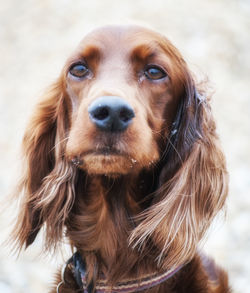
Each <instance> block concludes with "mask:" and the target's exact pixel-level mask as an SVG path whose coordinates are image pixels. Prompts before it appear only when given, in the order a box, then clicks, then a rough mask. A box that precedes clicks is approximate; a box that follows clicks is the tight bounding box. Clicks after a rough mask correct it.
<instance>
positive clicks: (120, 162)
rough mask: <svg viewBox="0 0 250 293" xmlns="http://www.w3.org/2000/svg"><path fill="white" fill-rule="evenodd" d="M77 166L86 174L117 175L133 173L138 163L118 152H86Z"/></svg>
mask: <svg viewBox="0 0 250 293" xmlns="http://www.w3.org/2000/svg"><path fill="white" fill-rule="evenodd" d="M79 167H80V168H82V169H84V170H85V171H86V172H87V173H88V174H92V175H105V176H109V177H119V176H122V175H126V174H130V173H135V172H136V170H138V163H137V161H136V160H135V159H133V158H130V157H127V156H123V155H119V154H108V155H105V154H87V155H85V156H83V157H82V164H81V166H79Z"/></svg>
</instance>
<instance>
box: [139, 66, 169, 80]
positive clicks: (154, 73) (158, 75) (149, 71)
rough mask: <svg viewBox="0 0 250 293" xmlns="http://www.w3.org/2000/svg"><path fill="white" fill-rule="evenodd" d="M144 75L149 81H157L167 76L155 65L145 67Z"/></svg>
mask: <svg viewBox="0 0 250 293" xmlns="http://www.w3.org/2000/svg"><path fill="white" fill-rule="evenodd" d="M144 74H145V76H146V77H147V78H148V79H150V80H158V79H162V78H164V77H166V76H167V74H166V72H165V71H164V70H163V69H162V68H160V67H158V66H156V65H150V66H147V68H146V70H145V71H144Z"/></svg>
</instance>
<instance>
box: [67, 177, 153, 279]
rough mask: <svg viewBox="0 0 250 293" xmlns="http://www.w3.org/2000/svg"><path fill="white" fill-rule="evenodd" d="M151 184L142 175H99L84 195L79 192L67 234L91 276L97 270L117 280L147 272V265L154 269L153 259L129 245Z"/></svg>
mask: <svg viewBox="0 0 250 293" xmlns="http://www.w3.org/2000/svg"><path fill="white" fill-rule="evenodd" d="M144 176H145V175H144ZM145 185H147V186H146V187H145ZM149 185H151V186H152V182H150V180H148V181H147V182H145V181H144V182H140V180H139V176H136V177H135V176H126V177H120V178H108V177H105V176H96V177H91V178H88V180H87V182H86V184H85V187H84V190H83V191H82V193H81V192H80V190H77V194H76V203H75V205H74V207H73V209H72V212H71V214H70V217H69V221H68V223H67V235H68V237H69V239H70V241H71V243H72V245H73V246H75V247H76V248H77V249H78V250H79V251H80V253H81V254H82V256H83V257H84V258H85V261H86V263H87V268H88V270H89V274H90V275H92V274H94V271H95V270H96V267H98V271H99V272H102V273H104V274H105V275H106V276H107V277H108V278H109V279H111V280H117V279H119V278H121V277H127V276H129V275H133V274H138V273H142V272H139V271H138V270H142V271H143V273H145V266H146V267H150V268H153V267H154V266H153V264H152V259H151V258H150V256H147V257H146V258H145V255H141V254H140V253H139V252H138V251H136V250H133V249H132V248H131V247H130V246H129V243H128V241H129V235H130V233H131V231H132V230H133V228H134V227H135V226H136V225H137V223H136V222H135V216H136V215H138V214H139V213H140V212H141V211H142V210H143V209H144V207H145V205H147V202H146V201H145V200H144V201H143V199H145V196H147V194H145V193H144V189H146V190H150V188H149ZM151 188H152V187H151ZM149 200H150V199H149ZM72 223H74V224H73V225H74V226H73V225H72ZM142 259H143V263H142ZM135 271H136V272H135Z"/></svg>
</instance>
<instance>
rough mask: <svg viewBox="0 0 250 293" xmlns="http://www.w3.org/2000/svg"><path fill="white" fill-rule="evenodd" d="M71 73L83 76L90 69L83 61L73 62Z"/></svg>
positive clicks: (79, 76)
mask: <svg viewBox="0 0 250 293" xmlns="http://www.w3.org/2000/svg"><path fill="white" fill-rule="evenodd" d="M69 73H70V74H71V75H73V76H75V77H78V78H82V77H85V76H86V75H88V73H89V69H88V67H87V66H86V65H85V64H83V63H78V64H73V65H72V66H71V67H70V69H69Z"/></svg>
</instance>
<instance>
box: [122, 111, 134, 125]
mask: <svg viewBox="0 0 250 293" xmlns="http://www.w3.org/2000/svg"><path fill="white" fill-rule="evenodd" d="M119 117H120V119H121V120H122V121H123V122H128V121H129V120H131V119H132V118H133V117H134V112H132V111H131V110H130V109H127V108H124V109H122V110H121V111H120V115H119Z"/></svg>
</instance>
